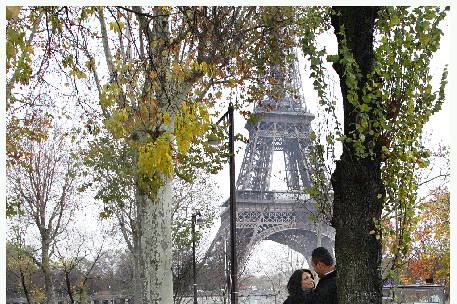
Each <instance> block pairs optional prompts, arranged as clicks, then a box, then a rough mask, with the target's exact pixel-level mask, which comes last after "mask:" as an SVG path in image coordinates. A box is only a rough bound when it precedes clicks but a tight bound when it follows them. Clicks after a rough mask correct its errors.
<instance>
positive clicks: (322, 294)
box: [303, 270, 337, 304]
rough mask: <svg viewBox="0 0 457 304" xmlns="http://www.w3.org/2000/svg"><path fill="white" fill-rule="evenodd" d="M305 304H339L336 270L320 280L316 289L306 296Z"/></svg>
mask: <svg viewBox="0 0 457 304" xmlns="http://www.w3.org/2000/svg"><path fill="white" fill-rule="evenodd" d="M303 304H337V301H336V270H334V271H332V272H331V273H329V274H327V275H326V276H325V277H323V278H321V279H320V280H319V283H317V286H316V288H315V289H314V290H313V291H312V292H310V293H309V294H306V295H305V296H304V302H303Z"/></svg>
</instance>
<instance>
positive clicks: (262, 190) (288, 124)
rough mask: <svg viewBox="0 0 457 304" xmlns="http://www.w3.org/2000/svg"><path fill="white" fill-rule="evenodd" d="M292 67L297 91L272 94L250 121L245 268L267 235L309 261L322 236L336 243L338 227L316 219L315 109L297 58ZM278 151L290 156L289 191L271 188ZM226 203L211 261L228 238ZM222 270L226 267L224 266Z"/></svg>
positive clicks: (242, 223)
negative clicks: (312, 168)
mask: <svg viewBox="0 0 457 304" xmlns="http://www.w3.org/2000/svg"><path fill="white" fill-rule="evenodd" d="M289 71H290V74H289V76H290V79H289V81H290V82H289V83H291V84H292V86H293V89H294V90H293V91H294V92H295V94H290V93H285V94H284V95H283V97H282V98H280V99H275V98H274V97H272V96H268V97H267V98H266V100H265V101H264V102H262V104H261V105H260V106H256V107H255V108H254V115H255V116H254V117H255V119H254V120H253V121H250V122H248V123H247V124H246V129H247V130H248V131H249V143H248V144H247V146H246V149H245V154H244V159H243V162H242V164H241V169H240V173H239V176H238V180H237V183H236V206H237V207H236V208H237V218H236V230H237V259H238V263H239V267H240V268H239V269H240V273H242V270H243V265H245V264H246V262H247V260H248V257H249V255H250V253H251V252H252V250H253V248H254V247H255V245H256V244H258V243H259V242H261V241H263V240H272V241H275V242H278V243H280V244H283V245H287V246H288V247H289V248H291V249H294V250H296V251H298V252H300V253H302V254H303V255H304V257H305V258H306V259H307V260H308V263H309V264H310V256H311V251H312V250H313V249H314V248H315V247H316V246H317V244H318V239H319V240H320V243H321V245H322V246H324V247H327V248H328V249H329V250H330V252H332V251H333V248H334V240H335V232H334V229H333V228H332V227H330V226H329V225H328V224H326V223H323V222H316V221H315V220H313V218H316V214H317V210H316V207H315V204H314V203H313V202H312V201H311V200H310V197H309V195H307V194H305V192H304V191H303V189H304V188H306V187H309V186H310V180H309V170H308V166H307V159H308V157H307V154H308V150H309V147H310V145H311V141H310V139H309V135H310V132H311V121H312V120H313V119H314V115H313V114H311V113H310V112H309V111H308V110H307V108H306V105H305V101H304V97H303V94H302V91H301V79H300V76H299V73H298V67H297V64H296V63H295V64H294V65H293V66H292V67H291V69H290V70H289ZM275 151H280V152H282V153H283V156H284V166H285V180H286V184H287V191H271V190H270V177H271V174H272V163H273V154H274V152H275ZM223 207H226V208H225V210H224V211H223V212H222V215H221V227H220V229H219V231H218V233H217V235H216V237H215V239H214V240H213V242H212V244H211V246H210V248H209V250H208V252H207V254H206V263H207V264H208V265H214V263H215V262H216V261H217V260H219V261H220V259H221V257H223V245H222V244H224V243H225V242H226V240H228V233H229V208H228V201H227V202H225V203H224V205H223ZM221 266H223V264H220V267H221ZM211 268H213V267H211ZM214 271H216V269H214V270H213V271H212V272H214ZM217 272H219V273H223V269H219V270H217Z"/></svg>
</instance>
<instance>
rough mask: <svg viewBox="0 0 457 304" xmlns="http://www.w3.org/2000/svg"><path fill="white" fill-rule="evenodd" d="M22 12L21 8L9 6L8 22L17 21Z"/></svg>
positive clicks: (7, 9) (7, 12) (7, 11)
mask: <svg viewBox="0 0 457 304" xmlns="http://www.w3.org/2000/svg"><path fill="white" fill-rule="evenodd" d="M20 11H21V6H7V7H6V20H8V21H11V20H16V19H17V16H19V12H20Z"/></svg>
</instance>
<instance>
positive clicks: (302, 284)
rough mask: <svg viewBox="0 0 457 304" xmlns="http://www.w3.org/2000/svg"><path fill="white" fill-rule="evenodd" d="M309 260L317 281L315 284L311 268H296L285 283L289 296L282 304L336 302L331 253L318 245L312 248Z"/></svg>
mask: <svg viewBox="0 0 457 304" xmlns="http://www.w3.org/2000/svg"><path fill="white" fill-rule="evenodd" d="M311 261H312V266H313V268H314V271H315V272H316V273H317V275H318V276H319V283H317V286H315V283H314V275H313V273H312V272H311V270H309V269H298V270H296V271H295V272H294V273H293V274H292V276H291V277H290V279H289V282H288V283H287V290H288V292H289V296H288V297H287V299H286V301H284V304H337V299H336V270H335V262H334V260H333V257H332V255H331V254H330V252H328V250H327V249H326V248H324V247H318V248H316V249H314V250H313V252H312V254H311Z"/></svg>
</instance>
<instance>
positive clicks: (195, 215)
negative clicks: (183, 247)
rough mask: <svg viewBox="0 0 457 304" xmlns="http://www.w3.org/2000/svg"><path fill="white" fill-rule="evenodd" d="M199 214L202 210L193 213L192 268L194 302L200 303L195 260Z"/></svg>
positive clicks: (195, 303) (199, 221)
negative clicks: (196, 228)
mask: <svg viewBox="0 0 457 304" xmlns="http://www.w3.org/2000/svg"><path fill="white" fill-rule="evenodd" d="M197 216H198V217H200V216H201V213H200V211H197V212H195V213H192V268H193V279H194V304H198V301H197V267H196V262H195V239H196V237H195V225H196V224H197ZM198 223H201V219H200V218H199V219H198Z"/></svg>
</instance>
